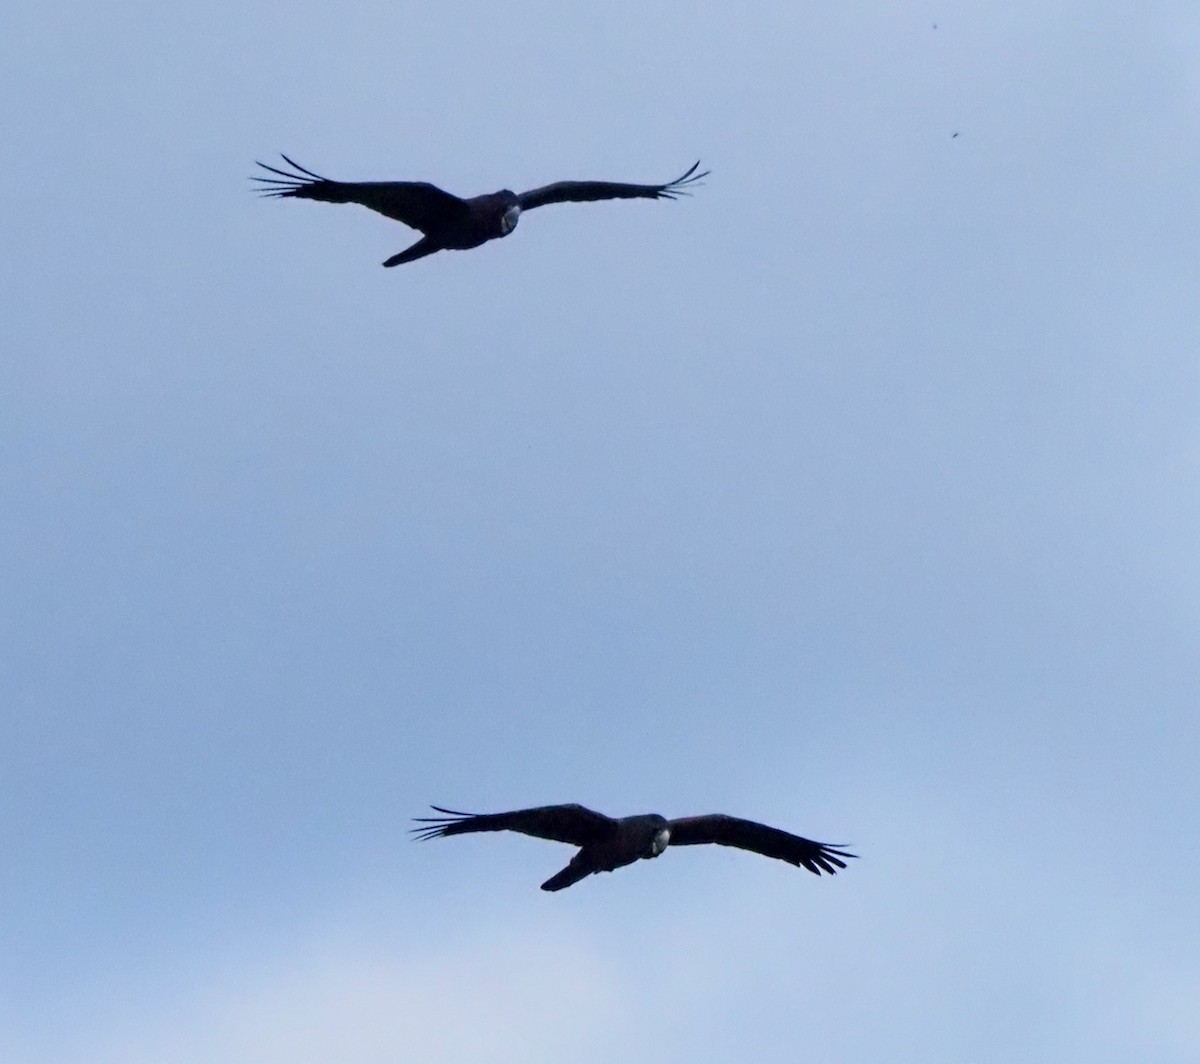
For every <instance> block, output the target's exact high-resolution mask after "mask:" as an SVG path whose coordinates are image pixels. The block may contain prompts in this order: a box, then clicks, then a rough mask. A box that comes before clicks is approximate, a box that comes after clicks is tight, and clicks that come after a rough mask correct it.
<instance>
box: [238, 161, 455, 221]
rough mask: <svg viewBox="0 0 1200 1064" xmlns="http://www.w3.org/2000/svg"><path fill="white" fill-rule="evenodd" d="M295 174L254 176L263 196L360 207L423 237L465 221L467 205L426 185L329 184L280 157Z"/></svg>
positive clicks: (345, 182)
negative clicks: (423, 234)
mask: <svg viewBox="0 0 1200 1064" xmlns="http://www.w3.org/2000/svg"><path fill="white" fill-rule="evenodd" d="M283 160H284V162H286V163H287V164H288V166H290V167H292V169H293V170H294V171H296V172H295V173H288V172H287V171H286V170H278V169H276V168H275V167H274V166H268V165H267V164H266V163H259V164H258V165H259V166H261V167H262V168H263V169H264V170H269V171H270V172H271V173H273V174H277V175H278V176H277V177H261V176H258V175H256V176H254V177H252V178H251V179H250V180H251V181H260V182H262V184H263V185H264V186H265V187H263V188H260V189H259V191H260V192H261V193H262V194H263V195H264V196H285V197H286V196H295V197H297V198H298V199H311V200H320V201H321V202H322V203H360V204H362V205H363V206H364V207H369V208H370V209H371V210H373V211H378V212H379V213H380V214H382V215H384V216H385V217H387V218H392V219H394V220H395V221H397V222H403V223H404V224H405V225H407V226H409V228H411V229H419V230H420V231H421V232H422V233H431V232H433V233H436V232H437V231H438V230H441V229H446V228H449V227H453V226H455V225H458V224H460V223H462V222H464V221H466V220H467V218H468V217H469V214H470V210H469V208H468V207H467V205H466V203H465V202H464V201H463V200H461V199H459V198H458V197H457V196H453V195H451V194H450V193H449V192H446V191H444V190H442V189H440V188H438V187H437V185H431V184H429V182H427V181H331V180H330V179H329V178H327V177H322V176H321V175H320V174H314V173H313V172H312V171H311V170H306V169H305V168H304V167H303V166H301V165H300V164H299V163H298V162H295V161H293V160H292V159H289V158H288V157H287V156H286V155H285V156H283Z"/></svg>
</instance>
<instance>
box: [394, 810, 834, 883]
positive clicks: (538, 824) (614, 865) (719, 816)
mask: <svg viewBox="0 0 1200 1064" xmlns="http://www.w3.org/2000/svg"><path fill="white" fill-rule="evenodd" d="M432 808H433V809H434V811H435V812H438V813H441V814H443V815H442V816H436V817H417V818H416V820H417V823H419V824H422V825H424V826H423V827H418V828H414V829H413V833H414V834H415V835H416V836H417V837H418V838H420V839H439V838H446V837H448V836H450V835H464V834H467V833H468V832H475V831H516V832H518V833H519V834H522V835H532V836H533V837H535V838H539V839H549V840H551V841H552V842H566V843H570V844H571V845H572V846H578V847H579V852H578V853H577V854H576V855H575V856H574V857H572V858H571V861H570V863H569V864H568V865H567V867H566V868H564V869H563V870H562V871H561V872H558V873H557V874H555V875H553V876H551V877H550V878H549V879H548V880H546V882H545V883H543V884H542V890H551V891H553V890H562V889H563V888H564V887H569V886H571V885H572V884H573V883H578V882H579V881H580V880H581V879H583V878H585V877H586V876H590V875H592V874H593V873H596V872H612V871H615V870H616V869H618V868H624V867H625V866H626V865H630V864H633V863H634V862H635V861H638V860H642V859H648V858H653V857H658V856H659V855H660V854H661V853H662V852H663V851H664V850H665V849H666V848H667V847H668V846H695V845H699V844H702V843H714V844H716V845H718V846H734V847H736V848H738V849H740V850H750V851H751V852H753V853H759V854H762V855H763V856H764V857H774V858H776V859H777V860H781V861H787V862H788V864H792V865H795V866H797V867H799V868H806V869H807V870H808V871H810V872H812V873H813V874H814V875H820V874H821V873H822V872H824V873H826V874H827V875H835V874H836V873H837V870H838V869H839V868H845V867H846V862H845V861H843V860H841V858H843V857H846V858H854V857H856V856H857V855H856V854H852V853H847V852H846V851H845V850H841V849H837V848H836V847H837V846H839V845H840V843H837V844H831V843H826V842H814V841H813V840H812V839H806V838H802V837H801V836H799V835H792V834H791V833H789V832H787V831H781V830H780V829H779V828H773V827H768V826H767V825H766V824H759V823H756V822H755V821H753V820H742V819H741V818H740V817H733V816H726V815H725V814H723V813H713V814H709V815H707V816H690V817H682V818H680V819H677V820H668V819H667V818H666V817H664V816H659V814H657V813H648V814H643V815H640V816H627V817H619V818H614V817H609V816H605V815H604V814H603V813H597V812H595V811H594V810H592V809H587V808H585V807H584V806H582V805H542V806H537V807H535V808H533V809H517V810H514V811H513V812H509V813H461V812H457V811H456V810H453V809H443V808H442V807H441V806H437V805H435V806H433V807H432Z"/></svg>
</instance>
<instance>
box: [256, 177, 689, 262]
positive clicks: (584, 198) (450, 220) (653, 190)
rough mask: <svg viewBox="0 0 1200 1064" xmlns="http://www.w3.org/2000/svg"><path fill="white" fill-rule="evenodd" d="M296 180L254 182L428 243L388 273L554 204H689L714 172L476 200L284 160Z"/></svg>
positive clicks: (559, 184) (491, 235) (479, 239)
mask: <svg viewBox="0 0 1200 1064" xmlns="http://www.w3.org/2000/svg"><path fill="white" fill-rule="evenodd" d="M283 160H284V162H286V163H287V164H288V166H290V167H292V169H293V170H294V171H295V172H294V173H288V172H287V171H286V170H279V169H276V168H275V167H274V166H268V165H267V164H266V163H259V164H258V165H259V166H261V167H262V168H263V169H264V170H269V171H270V172H271V173H273V174H275V175H277V176H275V177H262V176H257V175H256V176H254V177H252V178H251V179H250V180H252V181H260V182H262V184H263V185H264V186H265V187H264V188H262V189H260V191H261V192H262V193H263V194H264V195H267V196H282V197H291V196H294V197H296V198H298V199H311V200H321V201H322V202H325V203H360V204H362V205H363V206H364V207H370V208H371V210H373V211H377V212H378V213H380V214H382V215H384V216H385V217H388V218H392V219H394V220H395V221H397V222H403V223H404V224H405V225H407V226H408V227H409V228H410V229H417V230H419V231H420V232H421V233H423V234H424V235H423V236H422V237H421V239H420V240H418V241H417V242H416V243H415V244H413V245H412V247H410V248H408V249H406V250H405V251H401V252H400V253H399V254H396V255H393V256H392V257H391V258H390V259H387V260H386V261H385V262H384V265H385V266H399V265H400V264H401V263H402V262H413V261H414V260H415V259H420V258H423V257H424V256H426V255H432V254H433V253H434V252H435V251H444V250H464V249H466V248H475V247H479V245H480V244H484V243H486V242H487V241H489V240H495V239H496V238H498V237H502V236H508V234H509V233H511V232H512V231H513V229H515V228H516V225H517V220H518V218H520V216H521V212H522V211H531V210H533V208H534V207H544V206H545V205H546V204H548V203H586V202H590V201H592V200H605V199H674V198H675V197H676V196H686V195H688V194H689V192H690V190H691V189H692V188H694V187H695V186H696V184H697V183H698V182H699V181H700V180H701V178H704V177H707V176H708V171H707V170H705V171H704V172H703V173H699V174H698V173H696V169H697V168H698V167H699V165H700V163H699V162H696V163H693V164H692V166H691V167H690V168H689V169H688V170H687V172H686V173H684V174H681V175H680V176H679V177H677V178H676V179H675V180H674V181H668V182H667V183H666V184H665V185H626V184H621V183H620V182H616V181H556V182H554V184H552V185H543V186H542V187H541V188H535V189H531V190H530V191H528V192H521V193H519V194H518V193H516V192H512V191H510V190H509V189H506V188H504V189H501V190H500V191H499V192H491V193H488V194H487V195H484V196H474V197H472V198H471V199H460V198H459V197H458V196H454V195H451V194H450V193H449V192H444V191H443V190H442V189H440V188H438V187H437V186H436V185H431V184H429V183H428V182H426V181H332V180H330V179H329V178H327V177H322V176H321V175H320V174H314V173H313V172H312V171H311V170H306V169H305V168H304V167H303V166H301V165H300V164H299V163H297V162H294V161H293V160H291V159H289V158H288V157H287V156H286V155H285V156H283Z"/></svg>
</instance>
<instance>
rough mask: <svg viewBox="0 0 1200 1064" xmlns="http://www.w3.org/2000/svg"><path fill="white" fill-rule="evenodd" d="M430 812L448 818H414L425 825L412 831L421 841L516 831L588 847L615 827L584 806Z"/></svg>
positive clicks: (603, 817) (613, 822)
mask: <svg viewBox="0 0 1200 1064" xmlns="http://www.w3.org/2000/svg"><path fill="white" fill-rule="evenodd" d="M431 808H433V809H434V810H436V811H437V812H439V813H443V814H445V815H444V816H423V817H415V818H414V819H415V820H416V821H417V823H419V824H424V825H425V826H424V827H419V828H413V834H415V835H416V836H417V838H419V839H440V838H445V837H446V836H447V835H464V834H466V833H467V832H470V831H516V832H518V833H520V834H521V835H532V836H533V837H534V838H538V839H550V840H551V841H552V842H569V843H570V844H571V845H573V846H586V845H588V844H589V843H592V842H598V841H599V840H600V839H602V838H604V837H605V836H606V835H608V834H609V833H610V832H611V831H613V829H614V828H615V827H616V821H615V820H613V819H612V817H607V816H605V815H604V814H603V813H597V812H595V811H593V810H591V809H585V808H584V807H583V806H582V805H541V806H537V807H536V808H533V809H517V810H514V811H513V812H511V813H460V812H458V811H457V810H454V809H443V808H442V807H441V806H439V805H435V806H432V807H431Z"/></svg>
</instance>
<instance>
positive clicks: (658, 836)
mask: <svg viewBox="0 0 1200 1064" xmlns="http://www.w3.org/2000/svg"><path fill="white" fill-rule="evenodd" d="M646 821H647V825H646V826H647V828H648V829H649V830H648V832H647V839H646V845H645V847H644V848H643V849H642V851H641V852H640V853H639V855H638V856H639V857H644V858H647V859H649V858H651V857H657V856H658V855H659V854H660V853H662V852H663V850H665V849H666V848H667V844H668V843H669V842H670V841H671V825H670V824H669V823H667V818H666V817H663V816H659V815H658V814H657V813H655V814H652V815H650V816H647V817H646Z"/></svg>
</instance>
